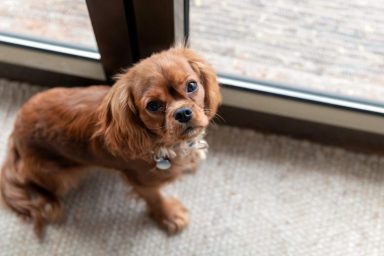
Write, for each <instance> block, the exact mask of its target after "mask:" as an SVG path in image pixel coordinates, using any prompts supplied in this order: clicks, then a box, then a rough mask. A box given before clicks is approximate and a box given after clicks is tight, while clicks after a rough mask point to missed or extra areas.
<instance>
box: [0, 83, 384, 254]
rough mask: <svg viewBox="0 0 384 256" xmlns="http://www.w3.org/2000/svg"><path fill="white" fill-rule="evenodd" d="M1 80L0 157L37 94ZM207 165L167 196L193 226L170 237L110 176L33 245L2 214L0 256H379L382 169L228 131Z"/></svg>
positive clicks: (311, 147) (314, 147) (216, 137)
mask: <svg viewBox="0 0 384 256" xmlns="http://www.w3.org/2000/svg"><path fill="white" fill-rule="evenodd" d="M42 89H43V88H41V87H36V86H33V87H32V86H29V85H26V84H19V83H15V82H9V81H6V80H0V124H1V127H0V157H1V158H3V156H4V149H5V145H6V139H7V136H8V134H9V132H10V130H11V127H12V123H13V120H14V117H15V112H16V110H17V108H18V107H19V106H20V105H21V103H22V102H23V101H25V99H26V98H27V97H29V96H30V95H31V94H33V93H35V92H37V91H39V90H42ZM207 139H208V142H209V144H210V152H209V155H208V159H207V161H206V162H204V164H203V165H202V166H201V168H200V170H199V171H198V173H197V174H196V175H188V176H185V178H183V179H182V180H181V181H178V182H176V183H175V184H173V185H171V186H169V187H168V188H167V189H166V192H167V193H168V194H170V195H175V196H178V197H180V198H181V199H182V201H183V202H184V203H185V204H186V205H187V206H188V208H189V209H190V215H191V220H192V222H191V224H190V226H189V227H188V229H187V230H185V232H183V233H182V234H180V235H177V236H173V237H169V236H167V235H165V234H164V233H163V232H162V231H160V230H159V229H158V228H157V227H156V226H155V225H154V223H153V222H152V221H151V220H150V219H149V218H148V217H147V215H146V214H145V207H144V204H143V202H142V201H137V200H136V199H135V198H134V196H132V194H130V193H129V191H130V190H129V188H128V187H126V186H125V185H124V184H123V183H122V181H120V180H119V179H118V177H117V176H116V175H115V174H114V173H111V172H105V171H103V170H101V169H100V170H95V172H94V173H93V175H91V176H90V177H89V178H88V179H87V180H86V181H85V182H84V184H83V185H82V186H80V188H79V189H78V190H77V191H74V192H73V193H71V194H70V195H69V196H68V198H67V200H66V206H67V208H66V211H67V214H66V215H67V218H66V221H65V222H64V223H62V224H60V225H55V226H49V227H48V229H47V232H46V236H45V240H44V241H42V242H39V241H38V240H37V239H36V238H35V236H34V234H33V232H32V228H31V226H29V225H28V224H24V223H22V222H21V221H19V220H18V219H17V218H16V217H15V216H14V215H13V214H11V213H10V212H8V211H7V210H5V209H0V255H32V256H33V255H39V256H42V255H81V256H83V255H167V256H168V255H210V256H211V255H237V256H239V255H295V256H297V255H305V256H308V255H319V256H320V255H321V256H323V255H383V254H384V243H383V240H384V184H383V183H384V172H383V171H384V159H383V158H379V157H376V156H369V155H363V154H356V153H351V152H348V151H345V150H342V149H338V148H333V147H326V146H321V145H318V144H313V143H309V142H306V141H298V140H293V139H290V138H286V137H282V136H275V135H265V134H261V133H257V132H254V131H250V130H240V129H237V128H230V127H214V128H211V129H209V131H208V136H207Z"/></svg>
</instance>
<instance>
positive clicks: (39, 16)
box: [0, 0, 97, 49]
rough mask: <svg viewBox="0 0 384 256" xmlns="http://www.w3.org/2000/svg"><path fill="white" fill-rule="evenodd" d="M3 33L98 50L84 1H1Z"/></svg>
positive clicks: (0, 17) (0, 13) (0, 12)
mask: <svg viewBox="0 0 384 256" xmlns="http://www.w3.org/2000/svg"><path fill="white" fill-rule="evenodd" d="M0 21H1V22H0V32H5V33H12V34H16V35H22V36H27V37H34V38H38V39H42V40H49V41H56V42H60V43H64V44H70V45H74V46H80V47H86V48H91V49H96V48H97V46H96V41H95V38H94V35H93V30H92V25H91V21H90V19H89V15H88V10H87V5H86V3H85V0H1V4H0Z"/></svg>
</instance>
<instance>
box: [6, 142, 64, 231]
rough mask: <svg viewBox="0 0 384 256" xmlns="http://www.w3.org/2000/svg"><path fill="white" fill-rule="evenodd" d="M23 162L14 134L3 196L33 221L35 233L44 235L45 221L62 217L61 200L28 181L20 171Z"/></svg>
mask: <svg viewBox="0 0 384 256" xmlns="http://www.w3.org/2000/svg"><path fill="white" fill-rule="evenodd" d="M22 165H23V163H22V159H21V157H20V154H19V152H18V150H17V148H16V147H15V145H14V141H13V139H12V136H11V137H10V138H9V142H8V151H7V154H6V157H5V160H4V163H3V166H2V168H1V176H0V199H1V201H2V202H3V203H4V204H5V205H6V206H7V207H8V208H10V209H11V210H12V211H14V212H16V213H17V214H18V215H19V216H20V217H22V218H23V219H24V220H32V221H33V222H34V230H35V233H36V234H37V235H38V236H41V235H42V231H43V228H44V224H45V223H46V222H54V221H55V220H58V219H59V218H60V217H61V203H60V201H59V200H57V199H56V198H55V197H54V196H53V195H52V194H51V193H49V192H48V191H46V190H45V189H44V188H42V187H41V186H38V185H37V184H35V183H33V182H32V181H30V180H27V178H26V177H24V175H23V172H22V170H21V168H22V167H21V166H22Z"/></svg>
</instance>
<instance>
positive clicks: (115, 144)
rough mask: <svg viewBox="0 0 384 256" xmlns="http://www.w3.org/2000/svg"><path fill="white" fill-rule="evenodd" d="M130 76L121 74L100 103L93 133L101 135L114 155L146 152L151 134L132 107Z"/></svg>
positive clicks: (139, 154)
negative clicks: (128, 77)
mask: <svg viewBox="0 0 384 256" xmlns="http://www.w3.org/2000/svg"><path fill="white" fill-rule="evenodd" d="M128 83H129V79H126V77H125V76H122V77H120V78H119V79H118V81H117V82H116V83H115V84H114V85H113V86H112V88H111V90H110V91H109V92H108V94H107V95H106V97H105V98H104V100H103V102H102V104H101V106H100V107H99V123H98V126H99V127H98V130H97V132H96V136H98V137H102V139H103V141H104V143H105V146H106V147H107V149H108V150H109V151H110V152H111V153H112V154H113V155H119V156H122V157H127V155H128V156H129V157H131V158H132V157H139V156H141V155H142V154H143V153H146V152H148V150H149V147H150V146H151V140H150V136H149V134H148V133H147V131H146V129H145V127H144V125H143V124H142V122H141V120H140V117H139V114H138V112H137V109H136V108H135V103H134V98H133V95H132V88H131V87H130V86H129V84H128Z"/></svg>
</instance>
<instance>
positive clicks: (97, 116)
mask: <svg viewBox="0 0 384 256" xmlns="http://www.w3.org/2000/svg"><path fill="white" fill-rule="evenodd" d="M220 101H221V96H220V92H219V86H218V83H217V80H216V75H215V72H214V70H213V69H212V67H211V66H210V65H209V64H207V63H206V62H205V61H204V60H203V59H202V58H201V57H200V56H199V55H197V54H196V53H194V52H193V51H192V50H190V49H186V48H172V49H170V50H168V51H164V52H161V53H158V54H155V55H152V56H151V57H149V58H147V59H144V60H143V61H141V62H140V63H138V64H136V65H135V66H134V67H132V68H131V69H129V70H128V71H127V72H126V73H124V74H122V75H120V76H119V77H118V80H117V82H116V83H115V85H114V86H113V87H108V86H91V87H86V88H70V89H69V88H56V89H51V90H48V91H45V92H42V93H39V94H37V95H35V96H33V97H32V98H31V99H30V100H29V101H28V102H26V103H25V104H24V106H23V107H22V108H21V110H20V111H19V113H18V115H17V119H16V123H15V127H14V130H13V132H12V134H11V136H10V138H9V145H8V152H7V156H6V159H5V162H4V165H3V167H2V169H1V179H0V188H1V195H2V199H3V201H4V202H5V204H6V205H7V206H8V207H9V208H10V209H12V210H13V211H15V212H16V213H17V214H19V215H20V216H22V217H24V218H26V219H31V220H33V222H34V226H35V231H36V232H37V233H38V234H40V233H41V231H42V229H43V227H44V224H45V223H49V222H55V221H58V220H59V219H60V216H61V212H62V197H63V196H64V195H65V194H66V193H67V192H68V191H69V190H70V189H71V188H73V187H74V186H75V185H76V184H78V182H79V180H80V178H81V177H82V176H84V175H83V174H84V173H85V170H84V169H85V168H84V167H86V166H92V165H100V166H104V167H108V168H112V169H117V170H119V171H121V173H122V174H123V177H124V178H125V180H126V181H127V182H128V183H129V184H131V185H132V186H133V189H134V191H135V192H137V194H138V195H139V196H140V197H142V198H143V199H144V200H145V201H146V203H147V205H148V207H149V210H150V213H151V216H152V217H153V219H154V220H155V221H156V222H157V223H158V224H159V225H160V226H161V227H163V228H164V229H165V230H167V231H168V232H170V233H176V232H178V231H180V230H182V229H183V228H184V227H185V226H186V225H187V224H188V216H187V213H186V209H185V208H184V206H183V205H182V204H181V203H180V202H179V201H178V200H176V199H174V198H166V197H164V196H163V195H162V194H161V192H160V188H161V187H162V186H163V185H164V184H165V183H167V182H170V181H173V180H175V179H176V178H177V177H178V176H179V175H180V174H181V173H182V172H183V171H185V170H194V169H195V168H196V167H197V164H198V162H199V160H200V158H201V156H202V152H201V151H202V150H203V149H202V147H204V145H205V144H204V141H203V140H202V139H201V135H202V133H203V131H204V129H205V128H206V127H207V125H208V123H209V121H210V119H212V117H214V115H215V113H216V110H217V107H218V105H219V103H220Z"/></svg>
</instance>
